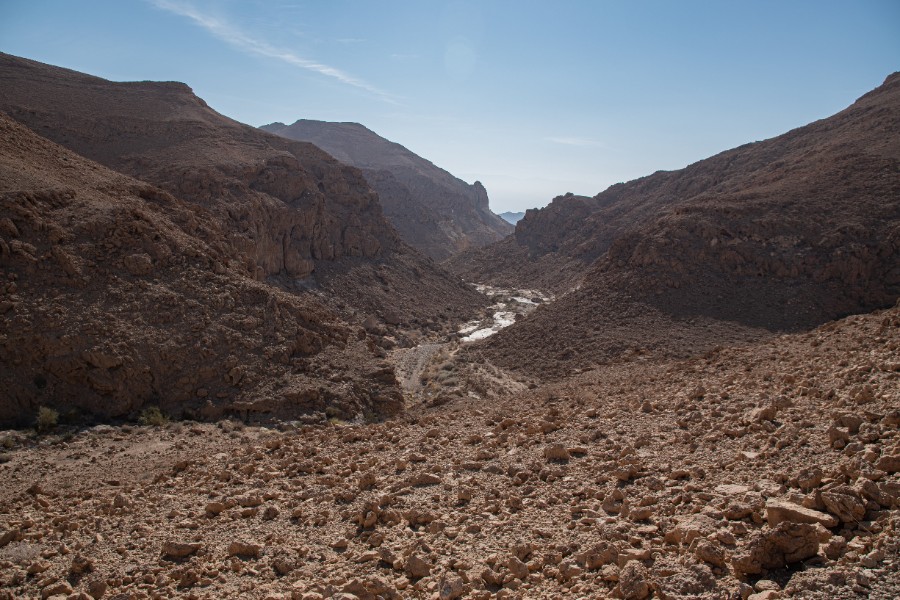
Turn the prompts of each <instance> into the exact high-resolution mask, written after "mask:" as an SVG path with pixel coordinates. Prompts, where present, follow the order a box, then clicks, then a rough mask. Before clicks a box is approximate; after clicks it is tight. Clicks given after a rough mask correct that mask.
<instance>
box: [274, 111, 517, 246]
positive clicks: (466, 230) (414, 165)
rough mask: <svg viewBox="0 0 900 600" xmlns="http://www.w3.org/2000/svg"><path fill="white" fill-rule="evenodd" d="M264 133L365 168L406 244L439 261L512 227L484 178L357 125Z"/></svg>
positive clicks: (300, 124)
mask: <svg viewBox="0 0 900 600" xmlns="http://www.w3.org/2000/svg"><path fill="white" fill-rule="evenodd" d="M261 129H264V130H265V131H269V132H272V133H276V134H278V135H281V136H284V137H287V138H290V139H294V140H301V141H305V142H311V143H313V144H315V145H316V146H318V147H320V148H322V149H323V150H325V151H326V152H328V153H329V154H331V155H332V156H334V157H335V158H337V159H338V160H340V161H341V162H344V163H346V164H349V165H353V166H355V167H358V168H359V169H361V170H362V172H363V175H364V176H365V178H366V180H367V181H368V182H369V184H371V186H372V187H373V188H374V189H375V191H377V192H378V196H379V198H380V199H381V204H382V206H383V207H384V214H385V216H386V217H387V218H388V220H390V221H391V223H393V224H394V226H395V227H396V228H397V231H398V232H399V233H400V236H401V237H402V238H403V239H404V241H406V242H407V243H408V244H410V245H411V246H413V247H414V248H417V249H418V250H420V251H421V252H423V253H425V254H427V255H428V256H430V257H432V258H433V259H435V260H437V261H441V260H444V259H446V258H448V257H450V256H452V255H454V254H456V253H458V252H460V251H462V250H466V249H468V248H479V247H481V246H484V245H487V244H489V243H492V242H496V241H497V240H499V239H501V238H503V237H504V236H506V235H508V234H509V233H511V232H512V229H513V228H512V227H511V226H510V225H509V224H508V223H507V222H506V221H504V220H503V219H501V218H500V217H498V216H497V215H495V214H494V213H492V212H491V210H490V208H489V206H488V195H487V191H486V190H485V189H484V186H483V185H482V184H481V182H479V181H476V182H475V183H474V184H472V185H469V184H468V183H466V182H464V181H462V180H461V179H459V178H457V177H454V176H453V175H451V174H450V173H448V172H447V171H445V170H443V169H441V168H439V167H437V166H435V165H434V164H432V163H431V162H429V161H427V160H425V159H424V158H421V157H420V156H418V155H416V154H414V153H412V152H410V151H409V150H407V149H406V148H404V147H403V146H401V145H400V144H396V143H394V142H391V141H388V140H386V139H384V138H383V137H381V136H379V135H377V134H376V133H375V132H373V131H371V130H369V129H367V128H366V127H363V126H362V125H360V124H358V123H328V122H325V121H310V120H305V119H301V120H299V121H297V122H295V123H294V124H293V125H285V124H284V123H272V124H269V125H264V126H262V127H261Z"/></svg>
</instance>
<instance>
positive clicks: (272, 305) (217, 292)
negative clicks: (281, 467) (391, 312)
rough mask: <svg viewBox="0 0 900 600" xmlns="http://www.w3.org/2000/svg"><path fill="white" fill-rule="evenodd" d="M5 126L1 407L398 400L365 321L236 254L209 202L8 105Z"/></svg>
mask: <svg viewBox="0 0 900 600" xmlns="http://www.w3.org/2000/svg"><path fill="white" fill-rule="evenodd" d="M0 133H2V135H0V323H2V327H0V388H2V389H3V395H2V396H3V400H2V402H0V423H7V424H10V423H16V424H20V425H27V424H30V423H31V422H33V420H34V416H35V413H36V410H37V407H38V406H39V405H43V406H46V407H53V408H55V409H57V410H58V411H59V412H60V413H62V415H63V417H64V418H65V417H72V418H76V419H77V418H78V417H79V416H90V415H93V416H96V417H100V418H114V417H125V416H135V415H136V414H137V413H138V412H139V411H140V410H141V409H142V408H144V407H146V406H149V405H154V406H158V407H161V408H163V409H164V410H165V411H167V412H170V413H172V414H174V415H181V414H185V415H190V416H194V417H195V418H217V417H222V416H224V415H227V414H236V415H242V416H243V417H244V418H246V417H248V416H250V417H263V418H265V417H280V418H296V417H298V416H299V415H302V414H308V413H312V412H319V413H323V412H324V411H325V410H326V409H329V407H330V410H331V411H332V412H334V414H338V413H340V414H344V415H356V414H361V413H370V414H373V415H375V414H393V413H395V412H397V411H398V410H399V409H400V408H401V407H402V398H401V396H400V393H399V390H398V389H397V386H396V381H395V380H394V377H393V371H392V370H391V369H390V367H389V366H388V365H386V364H384V363H382V362H380V361H379V359H378V358H377V357H376V356H375V352H374V345H373V343H372V340H371V339H368V338H367V336H366V334H365V331H363V330H362V329H361V328H360V327H358V326H351V325H349V324H347V323H346V322H345V321H344V320H342V319H341V318H340V317H339V316H338V314H336V313H335V312H334V311H333V310H332V309H329V308H327V307H326V306H325V305H323V304H322V303H321V302H320V301H318V300H317V299H315V298H313V297H310V296H306V297H299V296H297V295H294V294H290V293H287V292H284V291H282V290H279V289H278V288H275V287H273V286H270V285H267V284H265V283H261V282H258V281H255V280H254V279H253V278H251V277H249V276H248V274H247V272H246V270H245V269H243V268H240V267H239V266H238V267H235V266H233V263H232V262H231V261H230V260H229V256H228V255H227V253H226V252H225V251H224V250H223V249H222V248H221V246H219V245H217V244H216V243H215V240H218V239H223V238H225V237H226V236H227V234H226V233H225V232H224V231H223V230H221V229H219V228H217V223H218V222H217V221H216V220H215V219H212V218H210V215H209V210H208V209H206V208H202V207H199V206H197V205H196V204H192V203H187V202H183V201H181V200H179V199H177V198H175V197H174V196H172V195H171V194H169V193H167V192H165V191H163V190H161V189H159V188H157V187H154V186H151V185H149V184H147V183H144V182H142V181H138V180H136V179H133V178H131V177H127V176H125V175H121V174H119V173H115V172H113V171H110V170H109V169H107V168H105V167H103V166H101V165H99V164H97V163H94V162H92V161H89V160H86V159H84V158H82V157H80V156H78V155H76V154H74V153H72V152H70V151H68V150H66V149H64V148H62V147H60V146H58V145H56V144H54V143H52V142H50V141H48V140H46V139H43V138H41V137H40V136H38V135H36V134H35V133H33V132H32V131H30V130H29V129H27V128H25V127H24V126H22V125H20V124H18V123H16V122H15V121H13V120H11V119H9V118H8V117H6V116H5V115H2V113H0ZM198 230H202V231H198Z"/></svg>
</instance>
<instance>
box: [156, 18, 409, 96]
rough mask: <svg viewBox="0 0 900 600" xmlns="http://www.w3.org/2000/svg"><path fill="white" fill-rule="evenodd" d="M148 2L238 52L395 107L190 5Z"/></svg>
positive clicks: (369, 88) (359, 84)
mask: <svg viewBox="0 0 900 600" xmlns="http://www.w3.org/2000/svg"><path fill="white" fill-rule="evenodd" d="M149 2H150V3H151V4H153V5H154V6H156V7H157V8H159V9H162V10H165V11H168V12H171V13H174V14H176V15H179V16H182V17H186V18H187V19H190V20H191V21H192V22H193V23H194V24H195V25H199V26H200V27H202V28H203V29H205V30H206V31H208V32H209V33H211V34H212V35H214V36H215V37H217V38H219V39H220V40H222V41H223V42H226V43H227V44H230V45H232V46H234V47H235V48H238V49H239V50H243V51H244V52H248V53H250V54H256V55H258V56H265V57H268V58H274V59H276V60H280V61H282V62H286V63H288V64H290V65H293V66H295V67H299V68H301V69H305V70H307V71H312V72H314V73H318V74H320V75H324V76H326V77H331V78H333V79H337V80H338V81H340V82H341V83H344V84H346V85H349V86H352V87H355V88H357V89H361V90H364V91H366V92H369V93H370V94H373V95H375V96H377V97H379V98H380V99H382V100H384V101H385V102H389V103H391V104H397V101H396V99H394V97H393V96H391V95H390V94H388V93H387V92H385V91H384V90H381V89H379V88H377V87H376V86H374V85H372V84H370V83H367V82H365V81H363V80H362V79H359V78H357V77H354V76H352V75H350V74H348V73H345V72H344V71H341V70H340V69H338V68H336V67H332V66H329V65H326V64H323V63H320V62H317V61H314V60H310V59H308V58H303V57H302V56H298V55H296V54H294V53H293V52H291V51H289V50H283V49H281V48H276V47H274V46H272V45H270V44H269V43H267V42H265V41H262V40H258V39H255V38H253V37H251V36H249V35H247V34H246V33H244V32H243V31H241V30H240V29H238V28H237V27H235V26H234V25H232V24H230V23H228V22H227V21H225V20H223V19H220V18H218V17H215V16H213V15H208V14H205V13H203V12H201V11H199V10H197V9H196V8H194V7H193V6H191V5H190V4H187V3H184V2H178V1H176V0H149Z"/></svg>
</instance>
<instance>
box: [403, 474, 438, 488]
mask: <svg viewBox="0 0 900 600" xmlns="http://www.w3.org/2000/svg"><path fill="white" fill-rule="evenodd" d="M440 482H441V478H440V477H438V476H437V475H433V474H431V473H419V474H418V475H416V476H415V477H413V478H412V479H411V480H410V485H414V486H415V485H437V484H439V483H440Z"/></svg>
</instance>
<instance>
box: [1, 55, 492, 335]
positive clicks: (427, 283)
mask: <svg viewBox="0 0 900 600" xmlns="http://www.w3.org/2000/svg"><path fill="white" fill-rule="evenodd" d="M0 110H3V111H5V112H7V113H8V114H9V115H10V116H12V117H13V118H14V119H16V120H18V121H20V122H22V123H24V124H25V125H27V126H28V127H29V128H31V129H32V130H34V131H36V132H37V133H39V134H41V135H44V136H46V137H48V138H49V139H51V140H53V141H55V142H57V143H59V144H61V145H63V146H66V147H67V148H69V149H71V150H73V151H75V152H77V153H79V154H81V155H83V156H86V157H88V158H91V159H93V160H96V161H98V162H100V163H102V164H104V165H105V166H107V167H110V168H112V169H114V170H117V171H120V172H122V173H125V174H128V175H131V176H134V177H136V178H139V179H141V180H143V181H146V182H149V183H151V184H153V185H157V186H159V187H161V188H162V189H164V190H166V191H167V192H170V193H171V194H173V195H175V196H177V197H178V198H181V199H183V200H186V201H189V202H191V203H194V204H196V205H199V206H201V207H204V208H205V209H207V210H208V211H209V215H210V218H211V219H213V220H215V222H216V227H215V228H217V229H218V233H217V234H216V235H215V236H214V235H212V234H211V232H210V231H209V228H208V227H207V225H206V224H201V225H200V226H199V227H198V228H197V232H196V235H198V236H199V237H200V238H201V239H203V240H205V241H206V242H208V243H209V244H211V245H212V246H213V247H215V248H216V249H217V250H218V251H219V252H220V253H221V256H222V261H223V264H225V265H227V266H228V267H229V268H239V269H242V270H243V271H244V272H246V273H248V274H249V275H251V276H252V277H254V278H255V279H257V280H260V281H262V280H266V279H270V280H273V281H278V282H280V283H284V284H286V285H288V286H291V285H294V284H296V283H297V282H304V281H306V280H309V281H315V282H317V283H318V284H321V285H330V284H335V281H334V277H336V276H333V277H331V278H328V277H325V276H324V273H325V272H326V271H327V272H329V273H334V272H340V271H341V268H338V267H335V266H334V265H333V264H332V263H335V262H337V263H342V262H346V261H349V263H352V268H353V269H355V270H357V271H358V270H368V271H372V272H373V273H374V270H375V269H376V268H380V269H383V270H384V269H387V270H389V271H392V272H394V276H395V279H397V280H398V281H400V282H401V285H400V286H399V287H398V290H397V295H398V297H399V302H398V303H397V304H399V305H401V306H404V307H406V308H407V313H406V314H404V315H401V317H402V319H401V320H403V321H413V320H415V319H426V320H427V319H430V318H433V317H435V316H436V315H437V314H439V313H441V314H443V313H446V309H447V304H448V303H449V304H450V308H451V311H450V312H451V314H457V313H458V314H459V316H461V317H462V316H464V315H465V314H466V313H467V312H468V311H470V310H471V309H472V307H473V306H474V305H477V304H478V303H480V302H481V299H480V298H479V297H478V296H477V295H476V294H475V293H474V292H472V291H471V290H468V289H467V288H465V286H463V285H462V284H461V282H459V281H458V280H456V279H455V278H452V277H449V276H447V274H446V273H444V272H442V271H440V270H439V269H437V268H436V267H435V266H434V265H431V264H426V262H427V261H425V260H423V259H422V258H421V257H418V256H417V255H416V254H415V253H414V252H413V251H412V250H411V249H410V248H409V247H407V246H406V245H405V244H404V243H403V242H402V241H401V240H400V239H399V237H398V236H397V233H396V231H395V230H394V229H393V227H392V226H391V225H390V224H389V223H388V222H387V221H386V220H385V219H384V216H383V215H382V211H381V206H380V204H379V202H378V198H377V195H376V194H375V193H374V192H373V191H372V189H371V187H370V186H369V184H368V183H367V182H366V180H365V179H364V178H363V176H362V175H361V173H360V172H359V171H358V170H357V169H354V168H353V167H350V166H347V165H344V164H341V163H339V162H337V161H336V160H335V159H333V158H332V157H331V156H329V155H328V154H326V153H325V152H323V151H321V150H320V149H319V148H317V147H315V146H313V145H312V144H308V143H303V142H296V141H291V140H288V139H285V138H283V137H279V136H276V135H272V134H268V133H265V132H262V131H260V130H258V129H255V128H253V127H249V126H247V125H243V124H240V123H237V122H236V121H233V120H231V119H228V118H227V117H224V116H222V115H220V114H219V113H217V112H215V111H213V110H212V109H210V108H209V107H208V106H207V105H206V103H205V102H204V101H203V100H201V99H200V98H198V97H197V96H195V95H194V94H193V93H192V92H191V90H190V88H188V87H187V86H186V85H184V84H180V83H156V82H136V83H113V82H110V81H106V80H103V79H100V78H96V77H92V76H89V75H84V74H81V73H76V72H73V71H69V70H66V69H60V68H57V67H52V66H48V65H43V64H41V63H37V62H34V61H30V60H26V59H21V58H17V57H13V56H9V55H5V54H0ZM321 265H328V266H329V268H328V269H322V268H320V267H321ZM347 268H350V267H349V266H348V267H347ZM373 277H374V275H373ZM370 279H371V278H370ZM366 281H368V280H367V279H366V278H355V279H352V280H347V279H342V280H340V283H341V286H345V285H366ZM302 285H303V286H307V287H308V285H307V284H306V283H303V284H302ZM417 288H425V289H427V290H429V291H430V292H433V294H434V295H435V296H439V297H448V298H451V300H450V301H449V302H442V303H441V304H440V306H437V305H434V304H429V303H422V302H417V301H416V298H415V294H416V289H417ZM348 291H349V292H351V294H352V295H353V296H354V297H356V298H358V299H360V300H359V304H357V305H356V306H355V307H354V308H357V309H359V310H362V311H364V312H366V313H373V314H382V313H384V312H386V311H388V310H391V311H395V312H396V310H397V309H396V307H395V306H393V304H394V303H393V302H390V301H389V300H385V299H382V303H378V302H377V301H376V300H377V299H378V296H376V295H370V294H366V293H365V290H356V289H351V290H348ZM410 294H412V297H407V296H409V295H410ZM385 302H390V305H388V304H385Z"/></svg>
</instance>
